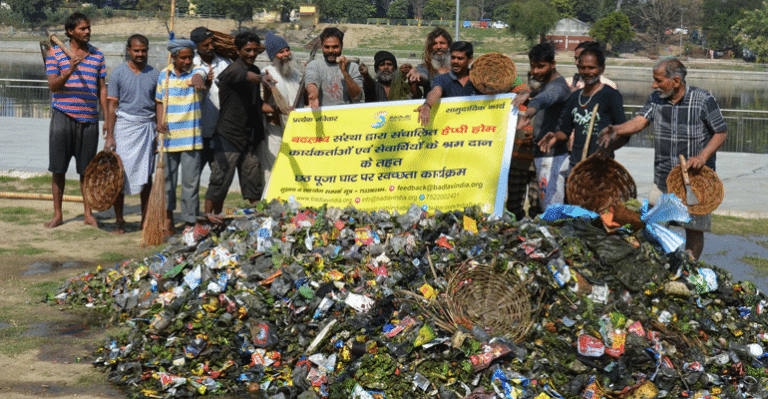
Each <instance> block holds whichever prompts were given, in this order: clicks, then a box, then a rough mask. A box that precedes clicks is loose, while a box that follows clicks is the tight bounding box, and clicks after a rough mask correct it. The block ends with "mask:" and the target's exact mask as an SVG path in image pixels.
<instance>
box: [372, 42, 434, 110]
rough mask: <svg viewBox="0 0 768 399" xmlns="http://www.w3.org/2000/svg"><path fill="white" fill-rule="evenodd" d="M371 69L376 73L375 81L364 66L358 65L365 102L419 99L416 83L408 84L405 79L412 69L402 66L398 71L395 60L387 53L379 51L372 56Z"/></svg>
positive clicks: (409, 66) (393, 56)
mask: <svg viewBox="0 0 768 399" xmlns="http://www.w3.org/2000/svg"><path fill="white" fill-rule="evenodd" d="M373 69H374V71H375V72H376V80H373V78H372V77H371V75H370V74H369V73H368V68H367V67H365V65H362V64H361V65H360V73H361V74H362V75H363V91H365V102H367V103H372V102H379V101H397V100H410V99H412V98H419V97H420V96H419V86H418V85H417V84H416V83H413V84H409V83H408V80H407V78H406V75H407V74H408V72H410V71H411V69H413V67H411V65H410V64H403V65H401V66H400V69H398V68H397V59H395V55H394V54H392V53H390V52H389V51H379V52H378V53H376V55H374V56H373Z"/></svg>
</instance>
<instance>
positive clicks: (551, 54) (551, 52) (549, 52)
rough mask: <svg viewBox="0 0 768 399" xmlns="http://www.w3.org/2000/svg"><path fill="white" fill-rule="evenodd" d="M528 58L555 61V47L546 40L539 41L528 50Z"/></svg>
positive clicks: (530, 59)
mask: <svg viewBox="0 0 768 399" xmlns="http://www.w3.org/2000/svg"><path fill="white" fill-rule="evenodd" d="M528 60H529V61H531V62H533V61H544V62H548V63H553V62H555V48H554V47H552V45H551V44H549V43H547V42H544V43H539V44H537V45H535V46H533V48H532V49H531V51H529V52H528Z"/></svg>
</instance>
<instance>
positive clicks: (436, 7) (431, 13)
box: [424, 0, 456, 20]
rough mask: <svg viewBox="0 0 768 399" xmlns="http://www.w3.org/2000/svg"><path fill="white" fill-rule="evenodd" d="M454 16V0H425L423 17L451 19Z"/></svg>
mask: <svg viewBox="0 0 768 399" xmlns="http://www.w3.org/2000/svg"><path fill="white" fill-rule="evenodd" d="M455 17H456V1H455V0H427V2H426V3H424V18H425V19H440V20H443V19H448V20H453V19H454V18H455Z"/></svg>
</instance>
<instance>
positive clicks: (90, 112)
mask: <svg viewBox="0 0 768 399" xmlns="http://www.w3.org/2000/svg"><path fill="white" fill-rule="evenodd" d="M64 30H65V32H66V33H67V37H69V43H68V44H65V45H64V47H60V46H53V47H52V48H51V50H50V51H49V52H48V56H47V57H46V58H45V70H46V74H47V75H48V88H49V89H50V90H51V92H52V103H51V108H52V110H51V113H52V115H51V126H50V136H49V144H48V145H49V156H48V158H49V164H48V170H49V171H51V174H52V176H51V190H52V194H53V219H51V220H50V221H49V222H48V223H46V224H45V227H49V228H53V227H57V226H60V225H61V224H63V223H64V219H63V215H62V212H61V202H62V200H63V199H64V184H65V182H66V180H65V175H66V173H67V169H68V167H69V161H70V160H71V159H72V157H73V156H74V157H75V162H76V164H77V173H78V174H79V175H80V189H81V190H83V177H84V174H85V168H86V167H87V166H88V163H89V162H90V161H91V159H92V158H93V157H94V156H95V155H96V147H97V146H98V145H99V108H98V107H99V106H101V109H103V110H105V111H106V109H107V86H106V85H105V84H104V79H105V78H106V77H107V66H106V63H105V61H104V55H103V54H102V53H101V51H99V50H98V49H97V48H96V47H93V46H91V45H90V44H89V43H88V42H89V41H90V40H91V21H90V20H89V19H88V17H86V16H85V15H84V14H82V13H79V12H76V13H74V14H72V15H70V16H69V17H68V18H67V20H66V22H65V23H64ZM83 222H84V223H86V224H90V225H92V226H98V224H97V222H96V219H95V218H94V217H93V214H92V212H91V207H90V205H88V201H83Z"/></svg>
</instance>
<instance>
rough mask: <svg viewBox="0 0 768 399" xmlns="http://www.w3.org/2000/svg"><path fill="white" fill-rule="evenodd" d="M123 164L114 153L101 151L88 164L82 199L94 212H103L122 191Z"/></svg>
mask: <svg viewBox="0 0 768 399" xmlns="http://www.w3.org/2000/svg"><path fill="white" fill-rule="evenodd" d="M124 181H125V176H124V173H123V162H122V161H121V160H120V156H119V155H117V153H115V152H107V151H101V152H99V153H98V154H96V156H95V157H93V159H92V160H91V162H90V163H88V167H86V168H85V175H84V177H83V197H84V198H85V200H86V201H88V205H90V206H91V208H93V209H94V210H97V211H105V210H107V209H109V208H110V207H111V206H112V205H114V204H115V200H116V199H117V196H118V194H120V192H121V191H123V182H124Z"/></svg>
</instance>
